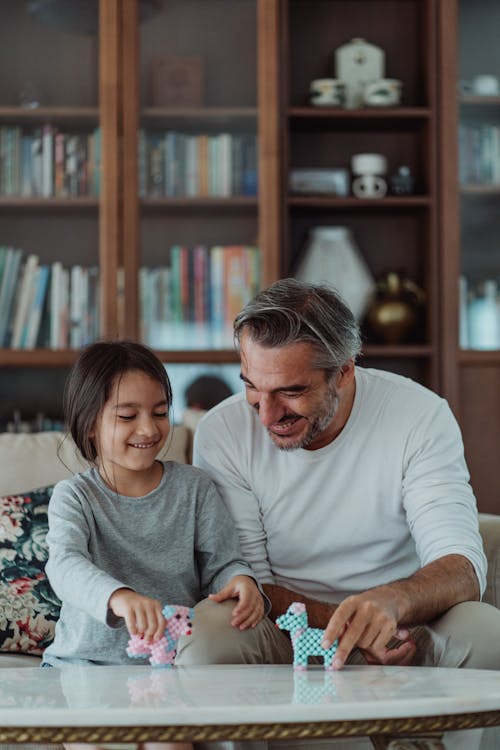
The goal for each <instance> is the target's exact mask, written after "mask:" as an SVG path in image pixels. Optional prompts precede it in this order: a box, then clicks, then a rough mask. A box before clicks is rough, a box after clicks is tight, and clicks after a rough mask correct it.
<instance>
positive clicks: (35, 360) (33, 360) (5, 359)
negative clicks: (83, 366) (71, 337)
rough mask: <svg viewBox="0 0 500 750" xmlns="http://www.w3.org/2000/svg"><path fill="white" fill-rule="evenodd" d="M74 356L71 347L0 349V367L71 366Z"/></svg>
mask: <svg viewBox="0 0 500 750" xmlns="http://www.w3.org/2000/svg"><path fill="white" fill-rule="evenodd" d="M76 357H77V352H76V351H74V350H72V349H64V350H60V351H54V350H52V349H29V350H28V349H0V367H71V365H72V364H73V363H74V362H75V361H76Z"/></svg>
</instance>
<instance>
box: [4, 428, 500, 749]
mask: <svg viewBox="0 0 500 750" xmlns="http://www.w3.org/2000/svg"><path fill="white" fill-rule="evenodd" d="M61 438H62V435H61V434H60V433H50V432H47V433H38V434H36V433H35V434H29V435H24V434H20V435H11V434H0V467H1V468H0V498H5V497H6V496H16V495H19V494H21V495H27V496H28V497H29V499H30V501H31V502H30V504H31V505H33V512H34V514H35V516H36V514H37V508H38V510H40V511H41V510H42V509H43V513H44V514H45V515H43V513H42V517H43V519H44V520H45V522H46V500H44V496H43V494H42V495H41V504H40V505H39V506H37V493H36V492H35V493H33V492H32V491H33V490H36V489H38V488H43V487H46V486H49V485H52V484H54V483H55V482H57V481H59V480H60V479H63V478H65V477H67V476H69V475H71V474H72V473H74V472H75V471H80V470H81V469H82V468H84V467H85V462H84V461H83V460H82V458H81V456H79V454H78V451H77V450H76V447H75V445H74V443H73V442H72V441H71V440H70V439H68V438H65V440H63V441H62V442H61ZM191 449H192V434H191V431H190V430H189V429H188V428H187V427H185V426H184V425H182V426H181V425H177V426H175V427H174V429H173V431H172V434H171V438H169V440H168V441H167V444H166V446H165V448H164V449H163V450H162V452H161V453H160V454H159V458H168V459H173V460H175V461H179V462H181V463H189V461H190V459H191ZM14 510H15V512H17V506H16V508H15V509H14ZM3 513H4V511H3V510H2V515H3ZM33 528H35V527H33ZM480 529H481V534H482V536H483V541H484V546H485V551H486V554H487V557H488V563H489V567H488V584H487V590H486V593H485V596H484V600H485V601H488V602H489V603H491V604H493V605H495V606H497V607H498V606H500V516H494V515H486V514H480ZM8 532H9V529H8V527H6V526H5V525H4V524H2V523H0V550H1V549H2V547H4V546H5V544H6V541H5V540H6V538H8V537H9V533H8ZM40 569H41V570H43V564H41V566H40ZM37 585H39V584H37ZM42 585H44V582H42ZM2 588H5V576H4V575H3V571H0V596H1V589H2ZM45 596H46V591H45ZM1 602H2V600H1V598H0V608H1V606H2V604H1ZM0 622H3V623H5V615H4V612H2V611H0ZM4 626H5V624H4ZM0 631H1V628H0ZM2 642H3V641H2ZM2 642H0V666H1V667H8V666H16V667H18V666H29V667H30V666H31V667H33V666H38V664H39V657H38V656H37V655H33V654H28V653H24V652H22V650H23V649H22V644H21V649H19V650H18V652H13V651H12V650H11V651H9V650H8V649H6V648H5V647H2ZM29 645H30V644H29V642H28V646H27V649H26V650H29ZM11 647H13V646H12V643H11ZM278 745H279V748H278ZM303 747H304V746H303V745H301V744H300V743H299V742H293V743H285V744H283V743H269V748H270V749H271V750H303ZM314 747H315V748H317V750H323V749H324V750H326V749H327V748H333V747H334V748H335V750H351V748H352V750H368V748H371V747H372V744H371V742H370V741H369V740H368V739H367V738H352V739H350V740H348V739H346V740H345V741H341V740H336V741H335V742H330V741H318V742H315V743H314ZM405 747H406V745H405ZM408 747H414V746H413V745H408ZM0 750H14V748H13V747H12V749H10V748H9V749H8V748H7V746H5V745H4V746H2V745H0ZM45 750H56V748H55V747H53V748H49V747H46V748H45Z"/></svg>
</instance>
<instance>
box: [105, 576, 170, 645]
mask: <svg viewBox="0 0 500 750" xmlns="http://www.w3.org/2000/svg"><path fill="white" fill-rule="evenodd" d="M108 607H109V608H110V609H111V610H112V611H113V612H114V614H115V615H116V616H117V617H123V619H124V620H125V624H126V626H127V630H128V632H129V633H130V635H138V636H142V637H143V638H144V639H145V640H146V641H157V640H159V639H160V638H162V637H163V636H164V634H165V628H166V625H167V622H166V620H165V618H164V616H163V613H162V606H161V604H160V602H159V601H157V600H156V599H151V598H150V597H149V596H142V594H137V593H136V592H135V591H132V589H125V588H122V589H117V590H116V591H114V592H113V593H112V594H111V596H110V597H109V602H108Z"/></svg>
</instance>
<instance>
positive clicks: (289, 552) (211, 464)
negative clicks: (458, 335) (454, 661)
mask: <svg viewBox="0 0 500 750" xmlns="http://www.w3.org/2000/svg"><path fill="white" fill-rule="evenodd" d="M194 463H195V464H196V465H197V466H199V467H201V468H203V469H204V470H205V471H207V472H208V473H209V474H210V475H211V477H212V478H213V479H214V481H215V483H216V484H217V486H218V488H219V491H220V492H221V494H222V497H223V499H224V501H225V502H226V505H227V507H228V508H229V510H230V512H231V514H232V515H233V517H234V519H235V522H236V525H237V527H238V530H239V534H240V541H241V544H242V549H243V554H244V556H245V558H246V559H247V561H248V562H249V563H250V564H251V566H252V568H253V570H254V571H255V573H256V575H257V576H258V578H259V580H260V581H261V582H262V583H274V584H277V585H281V586H285V587H286V588H288V589H291V590H293V591H297V592H300V593H301V594H303V595H305V596H309V597H312V598H314V599H318V600H321V601H327V602H330V603H338V602H340V601H341V600H342V599H344V598H345V597H346V596H348V595H350V594H354V593H359V592H361V591H365V590H366V589H369V588H371V587H373V586H376V585H380V584H383V583H388V582H391V581H394V580H398V579H401V578H405V577H408V576H410V575H412V574H413V573H414V572H415V571H416V570H417V569H418V568H420V567H422V566H424V565H426V564H427V563H430V562H432V561H433V560H436V559H437V558H440V557H442V556H444V555H448V554H460V555H463V556H465V557H466V558H468V559H469V560H470V562H471V563H472V565H473V566H474V569H475V571H476V574H477V578H478V582H479V586H480V590H481V593H482V592H483V591H484V587H485V580H486V558H485V555H484V552H483V548H482V541H481V537H480V534H479V529H478V519H477V508H476V501H475V498H474V495H473V492H472V489H471V487H470V485H469V481H468V480H469V475H468V471H467V467H466V464H465V460H464V456H463V444H462V439H461V435H460V431H459V428H458V425H457V423H456V421H455V418H454V417H453V415H452V413H451V410H450V409H449V407H448V405H447V403H446V401H444V400H443V399H442V398H440V397H438V396H437V395H435V394H434V393H432V392H431V391H429V390H428V389H426V388H424V387H423V386H420V385H418V384H417V383H415V382H413V381H412V380H409V379H408V378H403V377H401V376H399V375H394V374H391V373H388V372H382V371H380V370H371V369H364V368H359V367H357V368H356V394H355V399H354V404H353V408H352V411H351V414H350V416H349V419H348V421H347V423H346V425H345V426H344V428H343V430H342V432H341V433H340V434H339V435H338V437H337V438H336V439H335V440H334V441H333V442H332V443H330V444H329V445H327V446H325V447H323V448H320V449H319V450H302V449H299V450H295V451H281V450H279V449H278V448H277V447H276V446H274V444H273V443H272V441H271V439H270V438H269V436H268V435H267V432H266V429H265V428H264V427H263V426H262V424H261V423H260V421H259V418H258V414H257V412H256V411H255V410H254V409H253V408H252V407H250V406H249V405H248V403H247V402H246V400H245V397H244V394H238V395H236V396H232V397H230V398H229V399H227V400H226V401H224V402H222V403H221V404H219V405H218V406H216V407H215V408H214V409H212V410H211V411H210V412H209V413H208V414H207V415H206V416H205V417H204V418H203V420H202V421H201V422H200V424H199V426H198V429H197V432H196V435H195V445H194Z"/></svg>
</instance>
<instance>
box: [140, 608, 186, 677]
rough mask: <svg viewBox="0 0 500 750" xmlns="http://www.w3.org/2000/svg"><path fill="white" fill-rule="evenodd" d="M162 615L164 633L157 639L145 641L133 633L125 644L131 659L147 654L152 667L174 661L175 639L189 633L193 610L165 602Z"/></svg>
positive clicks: (170, 663) (164, 665)
mask: <svg viewBox="0 0 500 750" xmlns="http://www.w3.org/2000/svg"><path fill="white" fill-rule="evenodd" d="M162 612H163V616H164V617H165V619H166V621H167V625H166V627H165V635H164V636H163V638H160V639H158V640H157V641H146V640H144V638H142V636H139V635H133V636H132V637H131V638H130V640H129V642H128V646H127V655H128V656H130V657H131V658H132V659H143V658H144V657H145V656H149V657H150V658H149V663H150V664H151V666H153V667H168V666H171V665H172V664H173V663H174V659H175V655H176V653H177V641H178V640H179V638H180V636H181V635H191V631H192V627H193V625H192V622H191V620H192V619H193V617H194V610H193V609H192V607H183V606H182V605H178V604H166V605H165V606H164V607H163V610H162Z"/></svg>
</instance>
